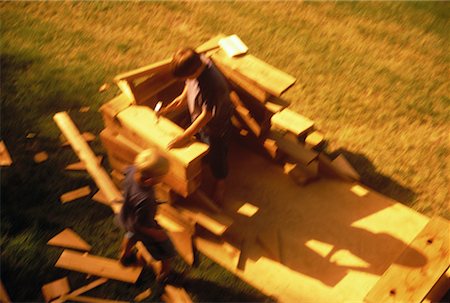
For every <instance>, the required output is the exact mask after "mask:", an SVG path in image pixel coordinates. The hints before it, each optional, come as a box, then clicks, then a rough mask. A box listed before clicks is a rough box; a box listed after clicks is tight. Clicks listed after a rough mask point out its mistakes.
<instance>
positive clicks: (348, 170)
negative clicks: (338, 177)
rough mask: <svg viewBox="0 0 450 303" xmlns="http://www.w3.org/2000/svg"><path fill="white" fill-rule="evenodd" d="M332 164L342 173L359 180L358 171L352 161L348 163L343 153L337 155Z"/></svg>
mask: <svg viewBox="0 0 450 303" xmlns="http://www.w3.org/2000/svg"><path fill="white" fill-rule="evenodd" d="M331 163H332V165H333V166H334V168H336V170H338V171H340V172H341V173H342V174H344V175H346V176H348V177H349V178H351V179H353V180H355V181H359V179H360V176H359V174H358V172H357V171H356V170H355V169H354V168H353V167H352V165H351V164H350V163H348V161H347V159H346V158H345V156H344V155H343V154H340V155H339V156H337V157H336V158H335V159H334V160H332V161H331Z"/></svg>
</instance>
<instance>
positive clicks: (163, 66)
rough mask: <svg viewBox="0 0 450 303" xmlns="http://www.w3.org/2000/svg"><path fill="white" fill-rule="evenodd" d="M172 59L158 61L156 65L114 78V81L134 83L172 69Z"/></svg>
mask: <svg viewBox="0 0 450 303" xmlns="http://www.w3.org/2000/svg"><path fill="white" fill-rule="evenodd" d="M171 61H172V58H170V59H165V60H162V61H158V62H156V63H153V64H150V65H146V66H143V67H140V68H137V69H133V70H131V71H128V72H125V73H121V74H119V75H117V76H115V77H114V81H115V82H116V83H119V82H120V81H132V80H134V79H138V78H141V77H145V76H148V75H151V74H154V73H159V72H162V71H166V70H169V69H170V62H171Z"/></svg>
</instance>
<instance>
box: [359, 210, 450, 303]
mask: <svg viewBox="0 0 450 303" xmlns="http://www.w3.org/2000/svg"><path fill="white" fill-rule="evenodd" d="M449 231H450V224H449V221H448V220H445V219H443V218H440V217H434V218H432V219H431V220H430V221H429V222H428V224H427V225H426V226H425V227H424V228H423V230H422V231H421V232H420V233H419V234H418V235H417V237H416V238H415V239H414V240H413V241H412V242H411V243H410V244H409V246H408V247H407V248H406V249H405V251H404V252H403V253H402V254H401V255H400V257H399V258H398V259H397V260H396V261H395V262H394V263H393V264H392V265H391V266H390V267H389V268H388V269H387V270H386V272H385V273H384V274H383V275H382V276H381V277H380V279H379V280H378V282H377V283H376V284H375V286H374V287H373V288H372V289H371V290H370V291H369V293H368V294H367V296H366V297H365V302H369V303H378V302H386V303H389V302H422V300H424V299H425V297H426V295H427V294H428V292H429V291H430V289H432V287H433V285H435V284H436V283H437V281H438V280H439V279H440V277H441V276H442V275H443V274H445V272H446V271H447V270H448V268H449V253H450V243H449V242H450V241H449ZM424 260H425V264H422V265H420V266H419V264H421V263H423V262H424ZM403 264H413V265H412V267H408V266H405V265H403ZM414 264H417V265H414Z"/></svg>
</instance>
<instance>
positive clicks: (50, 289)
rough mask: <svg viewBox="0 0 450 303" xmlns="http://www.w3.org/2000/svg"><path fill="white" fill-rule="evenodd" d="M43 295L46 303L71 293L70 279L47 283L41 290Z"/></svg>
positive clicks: (65, 278)
mask: <svg viewBox="0 0 450 303" xmlns="http://www.w3.org/2000/svg"><path fill="white" fill-rule="evenodd" d="M41 291H42V295H43V296H44V300H45V302H50V301H51V300H53V299H56V298H58V297H60V296H63V295H65V294H67V293H69V291H70V286H69V279H67V277H64V278H61V279H58V280H55V281H53V282H50V283H47V284H45V285H44V286H42V288H41Z"/></svg>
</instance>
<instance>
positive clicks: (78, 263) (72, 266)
mask: <svg viewBox="0 0 450 303" xmlns="http://www.w3.org/2000/svg"><path fill="white" fill-rule="evenodd" d="M55 266H56V267H60V268H65V269H69V270H74V271H79V272H83V273H87V274H91V275H94V276H100V277H105V278H109V279H113V280H119V281H123V282H128V283H135V282H136V280H137V279H138V278H139V275H140V274H141V271H142V267H140V266H133V267H125V266H123V265H122V264H121V263H120V262H119V261H118V260H113V259H108V258H104V257H99V256H93V255H89V254H82V253H79V252H75V251H71V250H67V249H65V250H64V251H63V253H62V254H61V256H60V257H59V259H58V261H57V262H56V264H55Z"/></svg>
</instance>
